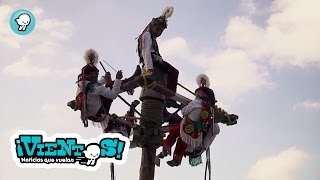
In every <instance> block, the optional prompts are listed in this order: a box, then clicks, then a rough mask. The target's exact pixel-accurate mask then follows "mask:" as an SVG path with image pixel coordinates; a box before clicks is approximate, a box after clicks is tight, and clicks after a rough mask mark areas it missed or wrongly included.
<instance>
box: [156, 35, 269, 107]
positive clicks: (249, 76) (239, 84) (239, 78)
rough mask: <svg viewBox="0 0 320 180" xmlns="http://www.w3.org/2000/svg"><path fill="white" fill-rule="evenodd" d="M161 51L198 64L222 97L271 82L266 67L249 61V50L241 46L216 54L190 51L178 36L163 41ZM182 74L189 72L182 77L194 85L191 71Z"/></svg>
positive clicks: (255, 88)
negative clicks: (247, 51)
mask: <svg viewBox="0 0 320 180" xmlns="http://www.w3.org/2000/svg"><path fill="white" fill-rule="evenodd" d="M161 51H162V52H163V55H165V56H166V57H165V59H182V60H183V61H184V62H183V63H182V62H181V64H186V63H187V62H189V63H191V66H197V67H201V68H202V69H203V71H204V73H206V74H207V75H208V76H209V78H210V81H212V83H211V87H212V88H214V90H215V92H217V93H218V94H219V97H220V98H221V99H227V100H230V101H232V100H234V99H235V98H238V97H240V96H242V95H244V94H246V93H248V92H250V91H252V90H258V89H261V88H263V87H272V85H273V83H272V82H271V81H270V75H269V73H268V71H267V70H266V68H265V67H264V66H262V65H259V64H258V63H255V62H253V61H251V59H250V56H249V55H248V53H246V52H244V51H241V50H236V49H226V50H224V51H220V52H217V53H215V54H210V53H192V52H191V51H190V49H189V48H188V45H187V42H186V40H185V39H183V38H182V37H177V38H173V39H169V40H167V41H164V42H162V43H161ZM186 60H187V62H186ZM179 65H180V64H179ZM180 66H181V67H182V65H180ZM199 73H200V72H199ZM199 73H198V74H199ZM184 75H185V76H188V77H186V78H185V80H187V82H186V83H187V84H188V85H189V87H192V88H196V85H195V77H192V76H191V72H190V73H188V74H184ZM192 75H193V74H192ZM189 81H190V82H189ZM192 84H194V86H193V85H192ZM221 96H223V97H221ZM220 98H219V99H220Z"/></svg>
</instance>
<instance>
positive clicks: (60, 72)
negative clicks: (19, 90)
mask: <svg viewBox="0 0 320 180" xmlns="http://www.w3.org/2000/svg"><path fill="white" fill-rule="evenodd" d="M78 71H79V70H78V69H77V68H68V69H66V68H64V69H54V68H48V67H40V66H37V65H33V64H32V63H31V62H30V60H29V58H27V57H23V58H22V60H21V61H17V62H15V63H13V64H10V65H8V66H6V67H5V68H4V69H3V70H2V73H4V74H5V75H8V76H14V77H26V78H45V77H49V76H51V77H67V76H73V75H74V74H77V73H78Z"/></svg>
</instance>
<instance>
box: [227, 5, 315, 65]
mask: <svg viewBox="0 0 320 180" xmlns="http://www.w3.org/2000/svg"><path fill="white" fill-rule="evenodd" d="M319 5H320V1H317V0H293V1H291V0H290V1H289V0H277V1H272V4H271V7H270V11H269V12H270V16H269V17H268V19H267V20H266V22H265V23H262V24H265V26H264V27H261V26H259V25H258V24H255V23H254V22H253V20H252V18H251V17H250V16H248V17H247V16H241V17H232V18H231V19H230V22H229V25H228V27H227V29H226V34H225V37H224V39H225V43H226V45H227V46H228V47H229V48H238V49H241V50H243V51H245V52H248V53H249V54H250V55H251V56H252V59H253V60H260V59H266V60H269V63H270V64H272V65H274V66H285V65H293V66H298V67H305V66H308V65H313V64H320V36H319V35H318V32H319V31H320V12H319V11H318V9H317V7H318V6H319Z"/></svg>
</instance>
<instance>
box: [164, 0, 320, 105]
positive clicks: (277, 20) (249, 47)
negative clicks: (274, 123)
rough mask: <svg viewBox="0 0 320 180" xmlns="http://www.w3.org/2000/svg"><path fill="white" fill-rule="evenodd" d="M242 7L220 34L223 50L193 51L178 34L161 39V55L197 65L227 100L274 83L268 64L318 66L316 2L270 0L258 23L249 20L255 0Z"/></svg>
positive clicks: (319, 19) (319, 38) (244, 2)
mask: <svg viewBox="0 0 320 180" xmlns="http://www.w3.org/2000/svg"><path fill="white" fill-rule="evenodd" d="M242 5H243V6H244V5H246V6H247V12H248V15H247V16H235V17H232V18H230V20H229V23H228V25H227V27H226V30H225V34H224V35H223V36H222V37H221V40H222V42H221V43H222V44H223V45H224V48H222V49H220V50H218V51H211V52H201V53H199V52H198V53H193V52H191V51H190V49H189V48H188V44H187V41H186V40H185V39H184V38H183V37H176V38H173V39H170V40H167V41H164V42H162V43H161V45H160V46H161V52H162V53H163V55H165V56H168V57H165V59H168V58H172V59H173V58H175V59H179V58H180V59H183V60H186V59H187V60H189V62H191V63H192V65H197V67H202V68H203V70H204V72H206V73H207V74H208V75H209V76H210V78H211V79H212V80H213V82H214V83H213V85H212V87H214V88H215V90H216V91H218V92H219V94H220V95H221V94H222V95H224V96H225V97H227V98H230V99H234V98H237V97H241V96H242V95H244V94H247V93H249V92H251V91H255V90H260V89H263V88H270V87H274V83H273V82H272V81H271V77H270V74H269V72H268V69H267V68H266V65H267V64H271V65H272V66H271V67H273V68H275V67H277V68H282V67H285V66H286V65H290V66H297V67H305V66H310V65H314V64H318V65H320V36H319V35H318V32H320V12H319V11H318V10H317V8H316V7H318V6H319V5H320V1H317V0H307V1H305V0H294V1H291V0H290V1H289V0H277V1H272V3H271V5H270V7H269V11H268V13H269V17H268V18H267V19H266V20H265V22H263V23H260V24H261V25H258V24H256V23H254V21H253V16H252V14H251V13H253V12H254V11H256V9H257V5H256V1H254V0H242ZM212 52H215V53H212ZM181 63H182V62H181ZM187 79H194V78H192V77H188V78H187ZM190 84H191V83H190Z"/></svg>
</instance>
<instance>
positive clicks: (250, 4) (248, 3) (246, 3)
mask: <svg viewBox="0 0 320 180" xmlns="http://www.w3.org/2000/svg"><path fill="white" fill-rule="evenodd" d="M241 6H242V7H243V9H244V10H245V11H246V12H248V13H249V14H253V13H255V12H256V11H257V7H256V5H255V3H254V0H242V1H241Z"/></svg>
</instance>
